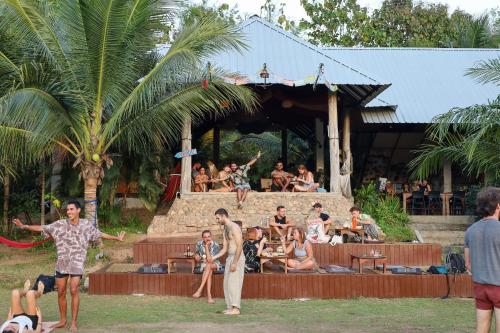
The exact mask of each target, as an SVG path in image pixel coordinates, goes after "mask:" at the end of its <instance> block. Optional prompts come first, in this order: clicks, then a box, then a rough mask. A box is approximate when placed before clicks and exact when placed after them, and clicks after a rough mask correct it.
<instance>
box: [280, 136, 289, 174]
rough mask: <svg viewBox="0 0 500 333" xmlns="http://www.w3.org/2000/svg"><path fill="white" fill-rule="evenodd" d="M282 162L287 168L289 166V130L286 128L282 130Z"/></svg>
mask: <svg viewBox="0 0 500 333" xmlns="http://www.w3.org/2000/svg"><path fill="white" fill-rule="evenodd" d="M281 160H282V162H283V165H284V166H285V168H286V167H287V165H288V130H287V129H286V127H285V128H284V129H282V130H281Z"/></svg>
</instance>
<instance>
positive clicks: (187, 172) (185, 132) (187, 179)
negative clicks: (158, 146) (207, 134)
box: [181, 117, 192, 194]
mask: <svg viewBox="0 0 500 333" xmlns="http://www.w3.org/2000/svg"><path fill="white" fill-rule="evenodd" d="M181 140H182V141H181V142H182V145H181V146H182V151H186V150H190V149H191V140H192V137H191V117H187V118H186V119H185V120H184V124H183V126H182V136H181ZM191 168H192V166H191V156H185V157H183V158H182V160H181V194H183V193H189V192H191Z"/></svg>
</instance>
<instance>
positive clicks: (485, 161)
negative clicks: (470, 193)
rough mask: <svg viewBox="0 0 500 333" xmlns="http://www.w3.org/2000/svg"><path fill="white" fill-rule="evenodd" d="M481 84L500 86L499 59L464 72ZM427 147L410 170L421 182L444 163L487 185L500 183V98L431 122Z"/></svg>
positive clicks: (421, 150)
mask: <svg viewBox="0 0 500 333" xmlns="http://www.w3.org/2000/svg"><path fill="white" fill-rule="evenodd" d="M467 75H469V76H472V77H474V78H476V79H477V81H478V82H481V83H483V84H484V83H493V84H496V85H497V86H500V58H498V59H492V60H489V61H484V62H482V63H480V64H478V65H477V66H476V67H474V68H471V69H469V70H468V71H467ZM427 138H428V140H429V141H430V143H427V144H424V145H422V146H421V147H420V149H419V150H418V151H417V157H416V158H415V159H413V160H412V161H411V162H410V164H409V166H410V169H412V170H413V176H414V177H417V178H420V179H423V178H425V177H427V176H429V175H430V174H433V173H437V172H438V171H439V170H440V169H441V167H442V163H443V161H444V160H450V161H452V162H454V163H456V164H458V165H460V166H461V167H462V168H463V170H464V171H465V172H467V173H468V174H469V175H472V176H476V177H477V176H479V175H480V174H484V175H485V182H486V183H493V182H494V181H496V180H500V168H499V167H498V166H499V165H500V95H499V96H498V97H497V98H496V99H495V100H493V101H489V102H488V103H487V104H485V105H473V106H469V107H466V108H456V109H452V110H450V111H449V112H447V113H445V114H443V115H439V116H437V117H436V118H434V122H433V124H432V125H431V126H430V127H429V129H428V131H427Z"/></svg>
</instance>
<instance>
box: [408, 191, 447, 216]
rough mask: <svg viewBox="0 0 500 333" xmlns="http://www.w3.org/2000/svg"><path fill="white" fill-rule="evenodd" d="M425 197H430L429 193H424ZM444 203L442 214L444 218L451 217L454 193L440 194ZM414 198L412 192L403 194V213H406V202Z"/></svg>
mask: <svg viewBox="0 0 500 333" xmlns="http://www.w3.org/2000/svg"><path fill="white" fill-rule="evenodd" d="M424 195H429V193H428V192H424ZM439 196H440V197H441V201H442V205H441V206H442V212H441V214H442V215H443V216H446V215H449V213H450V199H451V198H452V197H453V193H450V192H447V193H441V194H439ZM411 197H412V193H411V192H403V211H404V212H405V213H406V200H407V199H410V198H411Z"/></svg>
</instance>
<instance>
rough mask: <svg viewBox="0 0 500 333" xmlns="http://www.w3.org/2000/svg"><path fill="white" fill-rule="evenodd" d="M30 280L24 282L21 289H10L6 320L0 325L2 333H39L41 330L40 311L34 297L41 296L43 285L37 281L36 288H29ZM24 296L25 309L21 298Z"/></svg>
mask: <svg viewBox="0 0 500 333" xmlns="http://www.w3.org/2000/svg"><path fill="white" fill-rule="evenodd" d="M30 285H31V283H30V281H29V280H27V281H26V282H25V283H24V288H23V289H22V290H19V289H14V290H12V296H11V301H10V310H9V314H8V315H7V321H5V322H4V323H3V324H2V326H0V332H2V333H40V332H42V312H41V311H40V308H39V307H38V306H37V301H36V299H37V298H39V297H40V296H42V294H43V289H44V285H43V283H42V282H38V285H37V290H29V289H30ZM23 297H25V298H26V305H27V308H26V310H25V309H24V308H23V304H22V302H21V299H22V298H23Z"/></svg>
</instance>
